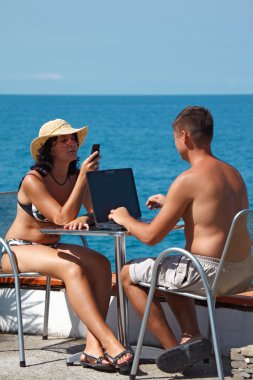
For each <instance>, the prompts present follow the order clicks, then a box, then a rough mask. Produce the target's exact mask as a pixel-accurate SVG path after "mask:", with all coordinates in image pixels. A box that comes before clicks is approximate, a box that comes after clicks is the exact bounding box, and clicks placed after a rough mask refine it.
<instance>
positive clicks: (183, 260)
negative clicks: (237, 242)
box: [129, 255, 220, 295]
mask: <svg viewBox="0 0 253 380" xmlns="http://www.w3.org/2000/svg"><path fill="white" fill-rule="evenodd" d="M194 257H196V258H197V259H198V261H199V262H200V264H201V265H202V267H203V269H204V271H205V274H206V276H207V280H208V283H209V285H210V286H211V285H212V283H213V281H214V277H215V275H216V272H217V269H218V267H219V263H220V260H219V259H216V258H212V257H206V256H197V255H194ZM154 261H155V258H148V259H136V260H133V261H131V262H130V266H129V274H130V277H131V280H132V282H133V283H134V284H139V283H140V282H145V283H150V282H151V276H152V270H153V266H154ZM157 284H158V285H161V286H166V287H167V288H169V289H172V290H175V291H178V292H180V291H182V292H184V291H186V292H192V293H195V294H200V295H203V294H204V286H203V283H202V281H201V277H200V275H199V273H198V271H197V269H196V267H195V265H194V264H193V263H192V261H191V260H190V259H189V258H188V257H186V256H183V255H182V256H181V255H180V256H179V255H178V256H167V257H166V258H165V259H164V260H163V262H162V264H161V267H160V270H159V273H158V279H157Z"/></svg>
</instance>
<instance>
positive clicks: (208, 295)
mask: <svg viewBox="0 0 253 380" xmlns="http://www.w3.org/2000/svg"><path fill="white" fill-rule="evenodd" d="M245 217H246V218H247V220H248V219H249V220H250V223H251V230H250V229H249V230H250V231H248V225H247V226H246V223H245V227H246V228H247V232H248V236H249V239H250V252H249V255H248V257H249V259H250V261H249V266H248V268H247V276H248V280H247V279H246V277H245V278H244V279H243V280H244V281H243V282H242V287H241V288H240V283H238V285H239V287H238V289H240V291H243V290H244V291H245V290H247V289H248V287H249V285H250V280H251V279H252V277H253V256H252V252H251V251H252V244H253V237H252V230H253V210H242V211H240V212H239V213H238V214H237V215H236V216H235V217H234V220H233V222H232V224H231V228H230V231H229V234H228V237H227V241H226V244H225V247H224V250H223V254H222V257H221V262H220V265H219V269H218V271H217V273H216V276H215V280H214V282H213V284H212V286H211V287H210V285H209V283H208V280H207V277H206V274H205V272H204V270H203V268H202V266H201V264H200V263H199V261H198V260H197V258H196V257H195V256H194V255H192V254H191V253H190V252H188V251H186V250H185V249H181V248H174V247H172V248H168V249H166V250H164V251H163V252H161V253H160V255H159V256H158V257H157V258H156V260H155V263H154V267H153V271H152V278H151V282H150V284H147V283H140V285H141V286H145V287H149V294H148V299H147V304H146V308H145V312H144V316H143V320H142V324H141V328H140V333H139V337H138V342H137V346H136V351H135V356H134V361H133V365H132V369H131V374H130V376H129V379H130V380H134V379H135V378H136V373H137V370H138V365H139V360H140V354H141V349H142V345H143V340H144V334H145V330H146V326H147V322H148V317H149V313H150V308H151V304H152V301H153V298H154V294H155V290H156V289H160V290H162V291H166V292H170V293H174V294H178V295H181V296H185V297H189V298H193V299H197V300H204V301H206V302H207V307H208V315H209V321H210V327H211V335H212V341H213V348H214V354H215V360H216V366H217V372H218V377H219V379H220V380H222V379H224V374H223V365H222V359H221V351H220V343H219V337H218V331H217V322H216V318H215V301H216V297H217V296H218V295H226V294H230V295H231V294H236V293H237V292H238V291H236V292H233V290H232V292H231V289H230V291H229V290H228V291H226V292H224V293H223V292H222V290H221V289H219V284H218V280H219V278H220V276H222V272H223V264H224V260H225V258H226V255H227V253H228V251H229V249H230V248H231V247H230V246H231V244H233V241H232V240H233V238H234V234H235V232H236V226H237V225H238V224H239V222H240V221H241V220H243V218H245ZM249 217H250V218H249ZM171 253H176V254H181V255H184V256H186V257H188V258H189V259H190V260H191V261H192V262H193V264H194V265H195V267H196V269H197V270H198V272H199V274H200V277H201V280H202V283H203V286H204V290H205V295H198V294H192V293H188V292H184V291H176V290H170V289H168V288H166V287H163V286H159V285H157V284H156V283H157V277H158V273H159V267H160V265H161V263H162V260H163V259H164V258H165V257H166V256H167V255H168V254H171ZM247 281H248V287H247V285H246V283H247ZM234 285H235V287H233V289H235V288H236V284H234Z"/></svg>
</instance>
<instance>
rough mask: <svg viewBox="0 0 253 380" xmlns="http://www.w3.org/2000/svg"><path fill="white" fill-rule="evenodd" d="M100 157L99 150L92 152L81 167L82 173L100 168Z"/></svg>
mask: <svg viewBox="0 0 253 380" xmlns="http://www.w3.org/2000/svg"><path fill="white" fill-rule="evenodd" d="M100 158H101V156H99V154H98V152H97V151H96V152H94V153H92V154H91V155H90V156H89V157H87V158H86V160H84V161H83V163H82V165H81V168H80V174H86V173H87V172H90V171H94V170H98V169H99V160H100Z"/></svg>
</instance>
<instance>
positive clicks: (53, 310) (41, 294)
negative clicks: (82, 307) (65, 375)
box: [0, 288, 253, 356]
mask: <svg viewBox="0 0 253 380" xmlns="http://www.w3.org/2000/svg"><path fill="white" fill-rule="evenodd" d="M21 297H22V311H23V326H24V332H25V333H29V334H42V326H43V315H44V299H45V291H44V290H27V289H21ZM163 307H164V310H165V312H166V317H167V319H168V321H170V324H171V327H172V328H173V330H174V332H175V334H176V336H177V337H178V338H179V337H180V329H179V326H178V324H177V322H176V320H175V318H174V316H173V315H172V313H171V311H170V309H169V307H168V306H167V305H165V304H164V305H163ZM116 315H117V309H116V298H115V297H112V298H111V304H110V309H109V313H108V318H107V321H108V323H109V325H110V326H111V328H112V330H113V331H114V332H115V334H117V320H116ZM197 315H198V320H199V325H200V329H201V332H202V333H203V334H204V335H205V336H207V335H208V322H207V321H208V316H207V308H206V307H202V306H198V307H197ZM217 320H218V330H219V336H220V342H221V349H222V353H223V354H224V355H227V356H228V355H229V353H230V348H232V347H242V346H245V345H248V344H253V329H252V325H253V312H250V311H239V310H236V309H226V308H218V309H217ZM129 321H130V324H129V343H132V344H134V343H136V340H137V334H138V332H139V329H140V323H141V321H140V319H139V317H138V316H137V315H136V313H135V312H134V311H133V310H132V308H131V307H130V308H129ZM0 331H2V332H16V331H17V326H16V306H15V295H14V289H8V288H0ZM49 335H53V336H62V337H85V328H84V326H83V324H82V323H81V322H80V321H79V319H78V318H77V317H76V316H75V314H74V313H73V312H72V310H71V308H70V305H69V303H68V299H67V296H66V293H65V290H62V291H51V293H50V311H49ZM144 343H145V344H146V345H154V346H157V347H159V343H158V342H157V341H156V340H155V338H154V337H153V336H152V335H151V334H150V333H149V332H147V333H146V337H145V341H144Z"/></svg>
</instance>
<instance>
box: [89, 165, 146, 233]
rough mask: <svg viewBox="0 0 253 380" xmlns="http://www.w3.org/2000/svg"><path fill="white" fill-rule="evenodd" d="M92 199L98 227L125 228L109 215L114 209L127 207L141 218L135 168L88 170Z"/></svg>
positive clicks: (132, 213) (136, 216) (135, 216)
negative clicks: (134, 174)
mask: <svg viewBox="0 0 253 380" xmlns="http://www.w3.org/2000/svg"><path fill="white" fill-rule="evenodd" d="M86 175H87V181H88V184H89V188H90V194H91V201H92V206H93V213H94V219H95V227H96V228H98V229H110V230H125V228H124V227H123V226H121V225H119V224H117V223H116V222H115V221H114V220H109V219H108V215H109V213H110V211H111V210H112V209H116V208H118V207H121V206H123V207H126V208H127V210H128V212H129V213H130V214H131V215H132V216H133V217H134V218H139V219H140V218H141V210H140V204H139V200H138V195H137V191H136V186H135V181H134V176H133V170H132V169H130V168H127V169H109V170H99V171H94V172H87V174H86Z"/></svg>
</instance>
